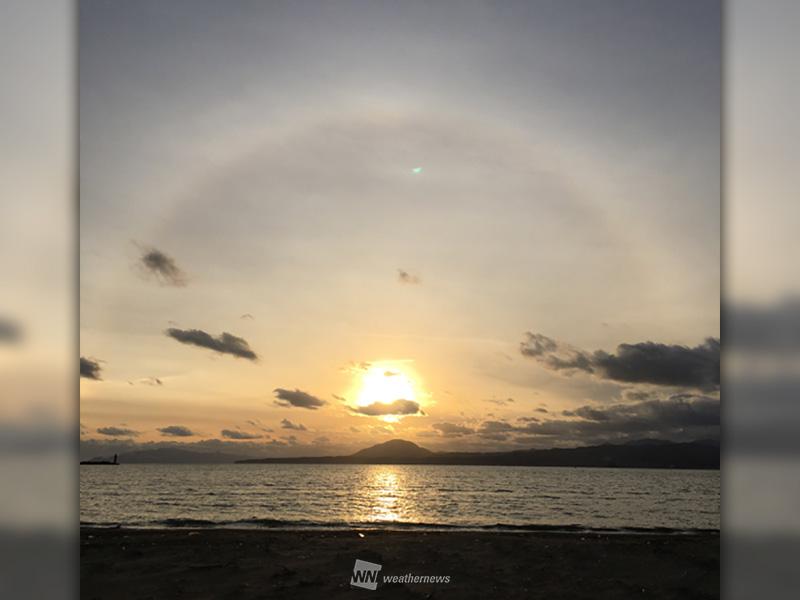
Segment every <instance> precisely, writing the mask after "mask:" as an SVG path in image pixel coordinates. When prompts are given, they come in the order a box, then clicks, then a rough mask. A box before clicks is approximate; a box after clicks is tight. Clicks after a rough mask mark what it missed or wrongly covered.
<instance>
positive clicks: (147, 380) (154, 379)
mask: <svg viewBox="0 0 800 600" xmlns="http://www.w3.org/2000/svg"><path fill="white" fill-rule="evenodd" d="M139 383H141V384H142V385H151V386H155V385H164V382H163V381H161V380H160V379H159V378H158V377H146V378H144V379H140V380H139Z"/></svg>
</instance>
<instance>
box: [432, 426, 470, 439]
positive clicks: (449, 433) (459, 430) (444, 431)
mask: <svg viewBox="0 0 800 600" xmlns="http://www.w3.org/2000/svg"><path fill="white" fill-rule="evenodd" d="M433 428H434V429H435V430H436V431H438V432H439V433H440V434H441V435H443V436H444V437H461V436H463V435H469V434H471V433H475V430H474V429H472V428H470V427H465V426H464V425H457V424H455V423H434V424H433Z"/></svg>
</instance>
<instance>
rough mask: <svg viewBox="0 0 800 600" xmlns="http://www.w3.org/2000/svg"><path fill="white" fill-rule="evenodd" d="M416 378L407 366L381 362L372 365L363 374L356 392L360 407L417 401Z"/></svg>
mask: <svg viewBox="0 0 800 600" xmlns="http://www.w3.org/2000/svg"><path fill="white" fill-rule="evenodd" d="M415 387H416V386H415V384H414V378H413V377H412V375H411V374H410V373H409V372H408V370H407V368H406V367H405V366H398V365H397V364H396V363H391V362H385V363H384V362H381V363H373V364H371V365H370V366H369V367H368V368H367V369H366V370H365V371H363V372H362V374H361V378H360V381H359V382H358V388H357V390H356V403H357V404H358V406H368V405H370V404H374V403H376V402H380V403H383V404H390V403H392V402H394V401H395V400H416V399H417V395H418V394H417V392H416V390H415Z"/></svg>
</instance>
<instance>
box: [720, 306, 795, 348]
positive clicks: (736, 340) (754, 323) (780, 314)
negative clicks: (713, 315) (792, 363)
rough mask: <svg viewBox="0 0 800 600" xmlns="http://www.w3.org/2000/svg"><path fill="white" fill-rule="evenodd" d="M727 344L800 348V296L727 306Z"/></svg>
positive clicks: (742, 346) (741, 346)
mask: <svg viewBox="0 0 800 600" xmlns="http://www.w3.org/2000/svg"><path fill="white" fill-rule="evenodd" d="M723 319H724V322H725V343H726V344H729V347H730V348H733V349H736V350H748V351H762V352H763V351H766V352H785V351H791V352H797V351H798V350H800V297H798V296H788V297H786V298H783V299H782V300H780V301H778V302H775V303H771V304H766V305H757V304H746V303H740V304H732V305H727V306H725V308H724V312H723Z"/></svg>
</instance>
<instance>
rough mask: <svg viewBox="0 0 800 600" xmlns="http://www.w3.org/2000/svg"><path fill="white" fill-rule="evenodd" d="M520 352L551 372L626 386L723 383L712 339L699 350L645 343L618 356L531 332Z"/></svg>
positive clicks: (620, 349) (705, 386)
mask: <svg viewBox="0 0 800 600" xmlns="http://www.w3.org/2000/svg"><path fill="white" fill-rule="evenodd" d="M526 335H527V339H526V340H525V341H523V342H522V343H521V344H520V352H521V353H522V354H523V355H524V356H527V357H530V358H533V359H535V360H536V361H538V362H539V363H540V364H542V365H543V366H544V367H546V368H548V369H552V370H554V371H564V372H565V373H567V374H572V373H574V372H577V371H583V372H585V373H591V374H594V375H596V376H597V377H600V378H602V379H610V380H613V381H620V382H624V383H646V384H652V385H664V386H675V387H694V388H699V389H706V390H707V389H715V388H717V387H719V381H720V375H719V373H720V368H719V364H720V343H719V340H718V339H716V338H708V339H706V340H705V342H703V343H702V344H700V345H698V346H695V347H693V348H692V347H688V346H679V345H669V344H659V343H656V342H641V343H638V344H620V345H619V346H617V352H616V354H610V353H608V352H605V351H603V350H597V351H595V352H586V351H584V350H580V349H577V348H573V347H572V346H569V345H567V344H563V343H560V342H557V341H556V340H554V339H552V338H549V337H547V336H545V335H542V334H541V333H531V332H529V333H527V334H526Z"/></svg>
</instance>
